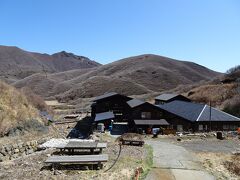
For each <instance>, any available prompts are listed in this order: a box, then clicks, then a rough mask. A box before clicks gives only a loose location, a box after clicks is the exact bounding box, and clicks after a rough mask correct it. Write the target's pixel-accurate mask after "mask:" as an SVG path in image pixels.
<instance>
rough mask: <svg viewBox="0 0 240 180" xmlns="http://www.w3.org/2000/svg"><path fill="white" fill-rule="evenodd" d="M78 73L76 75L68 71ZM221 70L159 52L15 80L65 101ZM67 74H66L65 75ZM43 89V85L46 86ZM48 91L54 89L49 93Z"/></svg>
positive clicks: (168, 84) (164, 85)
mask: <svg viewBox="0 0 240 180" xmlns="http://www.w3.org/2000/svg"><path fill="white" fill-rule="evenodd" d="M73 73H74V74H75V75H76V76H73V75H69V74H73ZM218 75H219V73H217V72H214V71H212V70H209V69H207V68H205V67H203V66H200V65H197V64H195V63H191V62H185V61H178V60H174V59H170V58H166V57H162V56H156V55H141V56H135V57H130V58H126V59H122V60H119V61H116V62H113V63H110V64H107V65H103V66H99V67H97V68H92V69H91V70H89V71H82V70H76V71H74V72H73V71H67V72H62V73H60V74H59V73H58V74H51V75H48V76H47V77H46V76H44V75H43V74H36V75H33V76H30V77H28V78H25V79H23V80H21V81H18V82H16V83H15V84H14V85H15V86H16V87H24V86H30V87H31V88H32V89H34V90H35V92H36V93H38V94H41V95H43V96H45V97H49V96H53V95H57V97H58V99H60V100H62V101H67V100H72V99H73V100H75V99H78V98H81V97H92V96H97V95H100V94H103V93H105V92H109V91H116V92H119V93H122V94H127V95H139V94H146V93H152V92H160V91H163V90H168V89H172V88H175V87H177V86H178V85H180V84H191V83H193V82H198V81H201V80H210V79H212V78H214V77H216V76H218ZM66 77H67V78H66ZM45 86H47V87H46V88H48V89H47V91H48V93H46V92H47V91H44V90H43V89H46V88H45ZM49 92H51V93H50V94H49Z"/></svg>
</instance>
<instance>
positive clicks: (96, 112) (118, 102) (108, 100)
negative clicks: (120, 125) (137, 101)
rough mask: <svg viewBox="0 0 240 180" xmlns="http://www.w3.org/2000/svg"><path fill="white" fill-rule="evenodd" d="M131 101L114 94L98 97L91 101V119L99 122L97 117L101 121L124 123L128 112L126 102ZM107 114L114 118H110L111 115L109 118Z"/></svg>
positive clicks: (128, 98)
mask: <svg viewBox="0 0 240 180" xmlns="http://www.w3.org/2000/svg"><path fill="white" fill-rule="evenodd" d="M131 99H132V98H130V97H127V96H124V95H121V94H118V93H115V92H110V93H106V94H104V95H101V96H98V97H96V98H95V99H94V100H93V104H92V118H93V119H95V121H99V119H98V117H101V121H110V120H117V121H126V120H127V114H128V110H129V106H128V104H127V101H129V100H131ZM109 112H111V113H112V114H113V115H114V116H113V117H112V114H111V116H110V113H109ZM103 115H104V116H103ZM107 115H108V116H107Z"/></svg>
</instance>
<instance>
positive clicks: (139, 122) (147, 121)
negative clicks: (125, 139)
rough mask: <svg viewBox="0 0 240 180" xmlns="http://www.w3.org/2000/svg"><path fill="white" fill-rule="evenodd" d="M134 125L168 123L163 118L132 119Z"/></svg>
mask: <svg viewBox="0 0 240 180" xmlns="http://www.w3.org/2000/svg"><path fill="white" fill-rule="evenodd" d="M134 123H135V124H136V125H169V123H168V122H167V121H166V120H165V119H156V120H152V119H151V120H150V119H136V120H134Z"/></svg>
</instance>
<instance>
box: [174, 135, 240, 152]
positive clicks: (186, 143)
mask: <svg viewBox="0 0 240 180" xmlns="http://www.w3.org/2000/svg"><path fill="white" fill-rule="evenodd" d="M176 143H177V144H178V145H180V146H183V147H184V148H186V149H188V150H191V151H193V152H215V153H234V152H236V151H240V140H239V139H237V138H233V139H225V140H218V139H216V138H210V139H191V140H183V141H180V142H176Z"/></svg>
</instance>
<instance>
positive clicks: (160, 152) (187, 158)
mask: <svg viewBox="0 0 240 180" xmlns="http://www.w3.org/2000/svg"><path fill="white" fill-rule="evenodd" d="M146 143H147V144H149V145H151V146H152V147H153V169H152V170H151V171H150V172H149V174H148V176H147V177H146V180H155V179H156V180H158V179H163V180H175V179H176V180H193V179H194V180H214V179H215V178H214V177H213V176H212V175H210V174H209V173H207V172H206V171H204V170H203V168H202V166H201V164H200V163H199V161H198V160H197V159H196V158H194V156H193V155H192V154H191V153H190V152H188V151H187V150H186V149H185V148H183V147H181V146H177V145H174V144H171V143H168V142H161V141H159V140H158V141H150V140H149V141H146Z"/></svg>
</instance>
